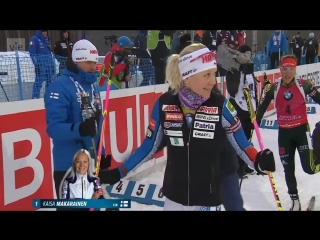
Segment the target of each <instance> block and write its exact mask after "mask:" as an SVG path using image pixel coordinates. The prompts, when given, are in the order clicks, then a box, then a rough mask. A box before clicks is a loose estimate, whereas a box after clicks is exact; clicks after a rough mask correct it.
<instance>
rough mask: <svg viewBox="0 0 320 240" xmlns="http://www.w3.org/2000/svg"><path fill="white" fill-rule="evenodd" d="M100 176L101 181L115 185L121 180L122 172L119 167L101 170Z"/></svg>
mask: <svg viewBox="0 0 320 240" xmlns="http://www.w3.org/2000/svg"><path fill="white" fill-rule="evenodd" d="M98 177H99V178H100V183H104V184H110V185H113V184H115V183H117V182H119V181H120V172H119V170H118V168H114V169H111V170H101V171H99V175H98Z"/></svg>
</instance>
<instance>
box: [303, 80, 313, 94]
mask: <svg viewBox="0 0 320 240" xmlns="http://www.w3.org/2000/svg"><path fill="white" fill-rule="evenodd" d="M303 88H304V91H305V93H306V94H310V93H311V92H312V90H313V88H314V86H313V83H312V82H311V81H310V80H305V81H304V83H303Z"/></svg>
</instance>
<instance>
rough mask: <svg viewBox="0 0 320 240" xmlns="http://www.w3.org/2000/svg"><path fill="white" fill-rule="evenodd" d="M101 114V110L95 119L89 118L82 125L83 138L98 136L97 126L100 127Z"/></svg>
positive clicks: (81, 133) (80, 130)
mask: <svg viewBox="0 0 320 240" xmlns="http://www.w3.org/2000/svg"><path fill="white" fill-rule="evenodd" d="M101 114H102V112H101V110H97V111H96V112H95V116H94V117H90V118H87V119H86V120H85V121H84V122H82V123H80V126H79V132H80V136H81V137H85V136H91V137H93V136H94V135H96V134H97V126H98V125H99V121H100V117H101Z"/></svg>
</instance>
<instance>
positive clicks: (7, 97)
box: [0, 51, 155, 102]
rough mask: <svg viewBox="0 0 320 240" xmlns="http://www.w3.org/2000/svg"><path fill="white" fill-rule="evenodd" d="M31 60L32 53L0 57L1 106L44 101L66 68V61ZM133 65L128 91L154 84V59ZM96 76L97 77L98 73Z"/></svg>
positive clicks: (11, 53)
mask: <svg viewBox="0 0 320 240" xmlns="http://www.w3.org/2000/svg"><path fill="white" fill-rule="evenodd" d="M32 58H33V59H32ZM32 58H31V56H30V54H29V52H21V51H16V52H3V53H0V88H1V89H0V102H12V101H21V100H28V99H33V98H42V97H43V95H44V92H45V89H46V87H47V86H48V85H49V84H50V83H51V82H52V81H54V79H55V78H56V77H57V76H59V75H60V74H61V73H62V71H63V69H64V68H65V67H66V58H64V57H60V56H53V55H52V56H50V55H49V56H45V55H41V56H40V55H39V56H33V57H32ZM102 59H103V58H102ZM34 62H35V63H36V64H34ZM131 62H132V64H130V75H131V77H132V79H131V81H130V82H129V87H140V86H147V85H152V84H154V82H155V77H154V70H153V66H152V63H151V59H137V58H134V57H133V58H132V60H131ZM35 66H36V67H35ZM96 74H97V76H98V72H97V73H96ZM105 84H106V83H105ZM105 89H106V87H105V86H103V87H100V90H102V91H105Z"/></svg>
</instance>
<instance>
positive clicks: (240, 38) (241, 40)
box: [236, 30, 246, 47]
mask: <svg viewBox="0 0 320 240" xmlns="http://www.w3.org/2000/svg"><path fill="white" fill-rule="evenodd" d="M236 31H237V35H238V47H241V46H242V45H243V44H244V43H245V41H246V31H245V30H236Z"/></svg>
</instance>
